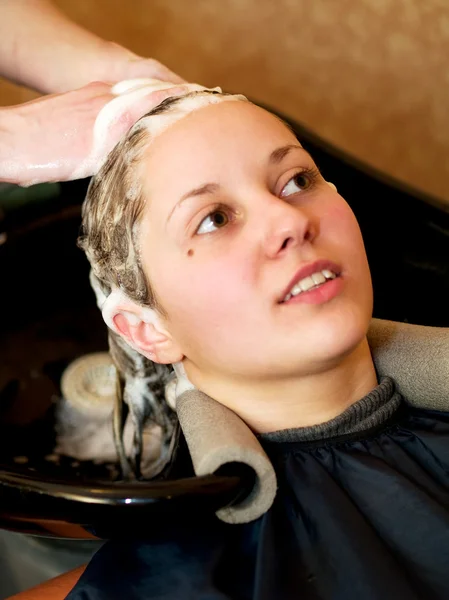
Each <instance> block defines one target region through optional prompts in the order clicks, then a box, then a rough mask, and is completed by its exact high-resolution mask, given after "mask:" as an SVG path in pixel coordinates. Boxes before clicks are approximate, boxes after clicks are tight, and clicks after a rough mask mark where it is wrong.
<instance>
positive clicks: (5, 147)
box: [0, 107, 28, 185]
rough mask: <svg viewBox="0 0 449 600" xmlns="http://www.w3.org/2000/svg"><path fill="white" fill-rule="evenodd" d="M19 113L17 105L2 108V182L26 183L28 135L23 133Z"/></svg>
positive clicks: (0, 171) (0, 154) (0, 134)
mask: <svg viewBox="0 0 449 600" xmlns="http://www.w3.org/2000/svg"><path fill="white" fill-rule="evenodd" d="M17 113H18V108H17V107H11V108H9V107H8V108H0V182H2V183H15V184H17V185H26V176H27V171H28V169H27V165H28V161H27V159H26V156H24V155H23V149H24V147H25V144H26V137H25V139H23V136H22V135H21V132H22V131H24V129H23V124H22V119H21V117H20V115H19V114H17Z"/></svg>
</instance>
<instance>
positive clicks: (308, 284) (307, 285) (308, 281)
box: [299, 277, 315, 292]
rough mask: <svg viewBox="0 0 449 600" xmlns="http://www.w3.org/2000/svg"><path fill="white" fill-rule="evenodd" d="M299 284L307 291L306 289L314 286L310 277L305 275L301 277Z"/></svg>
mask: <svg viewBox="0 0 449 600" xmlns="http://www.w3.org/2000/svg"><path fill="white" fill-rule="evenodd" d="M299 285H300V286H301V289H302V291H303V292H307V290H310V289H311V288H313V287H315V283H314V281H313V279H312V277H305V278H304V279H301V281H300V282H299Z"/></svg>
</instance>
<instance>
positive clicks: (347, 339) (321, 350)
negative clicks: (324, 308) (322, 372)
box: [296, 310, 371, 366]
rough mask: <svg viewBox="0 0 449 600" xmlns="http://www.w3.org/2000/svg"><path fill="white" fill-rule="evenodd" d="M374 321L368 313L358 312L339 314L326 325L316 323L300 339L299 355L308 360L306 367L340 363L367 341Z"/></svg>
mask: <svg viewBox="0 0 449 600" xmlns="http://www.w3.org/2000/svg"><path fill="white" fill-rule="evenodd" d="M370 322H371V314H370V313H369V312H368V311H361V310H356V311H352V312H350V313H349V314H348V312H346V311H345V314H343V313H342V314H338V315H335V316H334V317H333V318H332V319H327V320H326V323H316V324H315V327H313V328H310V329H309V331H308V334H307V337H306V338H305V337H304V336H301V338H302V339H298V342H299V344H300V346H301V349H300V350H299V349H297V350H296V356H299V355H301V356H302V357H303V358H304V361H303V365H304V364H307V363H309V364H315V365H317V364H321V365H328V366H329V365H331V364H335V363H338V361H339V360H342V359H343V358H345V357H346V356H348V355H350V354H351V353H352V352H353V351H354V350H355V349H356V348H357V347H358V346H359V345H360V344H361V343H362V342H363V340H364V339H365V338H366V335H367V332H368V327H369V324H370Z"/></svg>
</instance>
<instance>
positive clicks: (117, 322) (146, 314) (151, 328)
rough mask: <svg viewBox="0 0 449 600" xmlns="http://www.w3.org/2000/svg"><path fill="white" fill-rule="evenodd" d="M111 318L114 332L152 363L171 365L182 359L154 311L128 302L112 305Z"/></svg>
mask: <svg viewBox="0 0 449 600" xmlns="http://www.w3.org/2000/svg"><path fill="white" fill-rule="evenodd" d="M110 321H111V324H112V325H113V329H114V331H115V332H116V333H118V334H119V335H120V336H121V337H122V338H123V339H124V340H125V341H126V342H127V343H128V344H129V345H130V346H131V347H132V348H134V349H135V350H137V351H138V352H140V354H142V355H143V356H146V357H147V358H148V359H150V360H152V361H153V362H157V363H160V364H170V363H175V362H179V361H181V360H182V359H183V358H184V355H183V353H182V352H181V349H180V347H179V345H178V344H177V343H176V341H175V340H174V339H173V338H172V336H171V334H170V332H169V331H168V330H167V328H166V327H165V326H164V324H163V321H162V318H161V317H160V316H159V314H158V313H157V312H156V311H155V310H152V309H151V308H147V307H143V306H139V305H138V304H134V303H132V302H130V301H127V302H126V304H125V305H124V303H119V304H118V305H117V306H116V307H115V308H114V310H113V312H112V314H111V315H110Z"/></svg>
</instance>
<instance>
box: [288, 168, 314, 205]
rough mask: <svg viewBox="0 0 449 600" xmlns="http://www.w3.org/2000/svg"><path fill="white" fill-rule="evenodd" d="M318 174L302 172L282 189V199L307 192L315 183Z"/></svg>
mask: <svg viewBox="0 0 449 600" xmlns="http://www.w3.org/2000/svg"><path fill="white" fill-rule="evenodd" d="M315 177H316V174H315V173H314V172H313V171H300V172H299V173H296V175H294V176H293V177H292V178H291V179H290V181H289V182H288V183H287V185H285V186H284V187H283V188H282V192H281V198H286V197H287V196H291V195H292V194H297V193H298V192H303V191H304V190H307V189H308V188H309V187H310V186H311V185H312V184H313V182H314V180H315Z"/></svg>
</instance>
